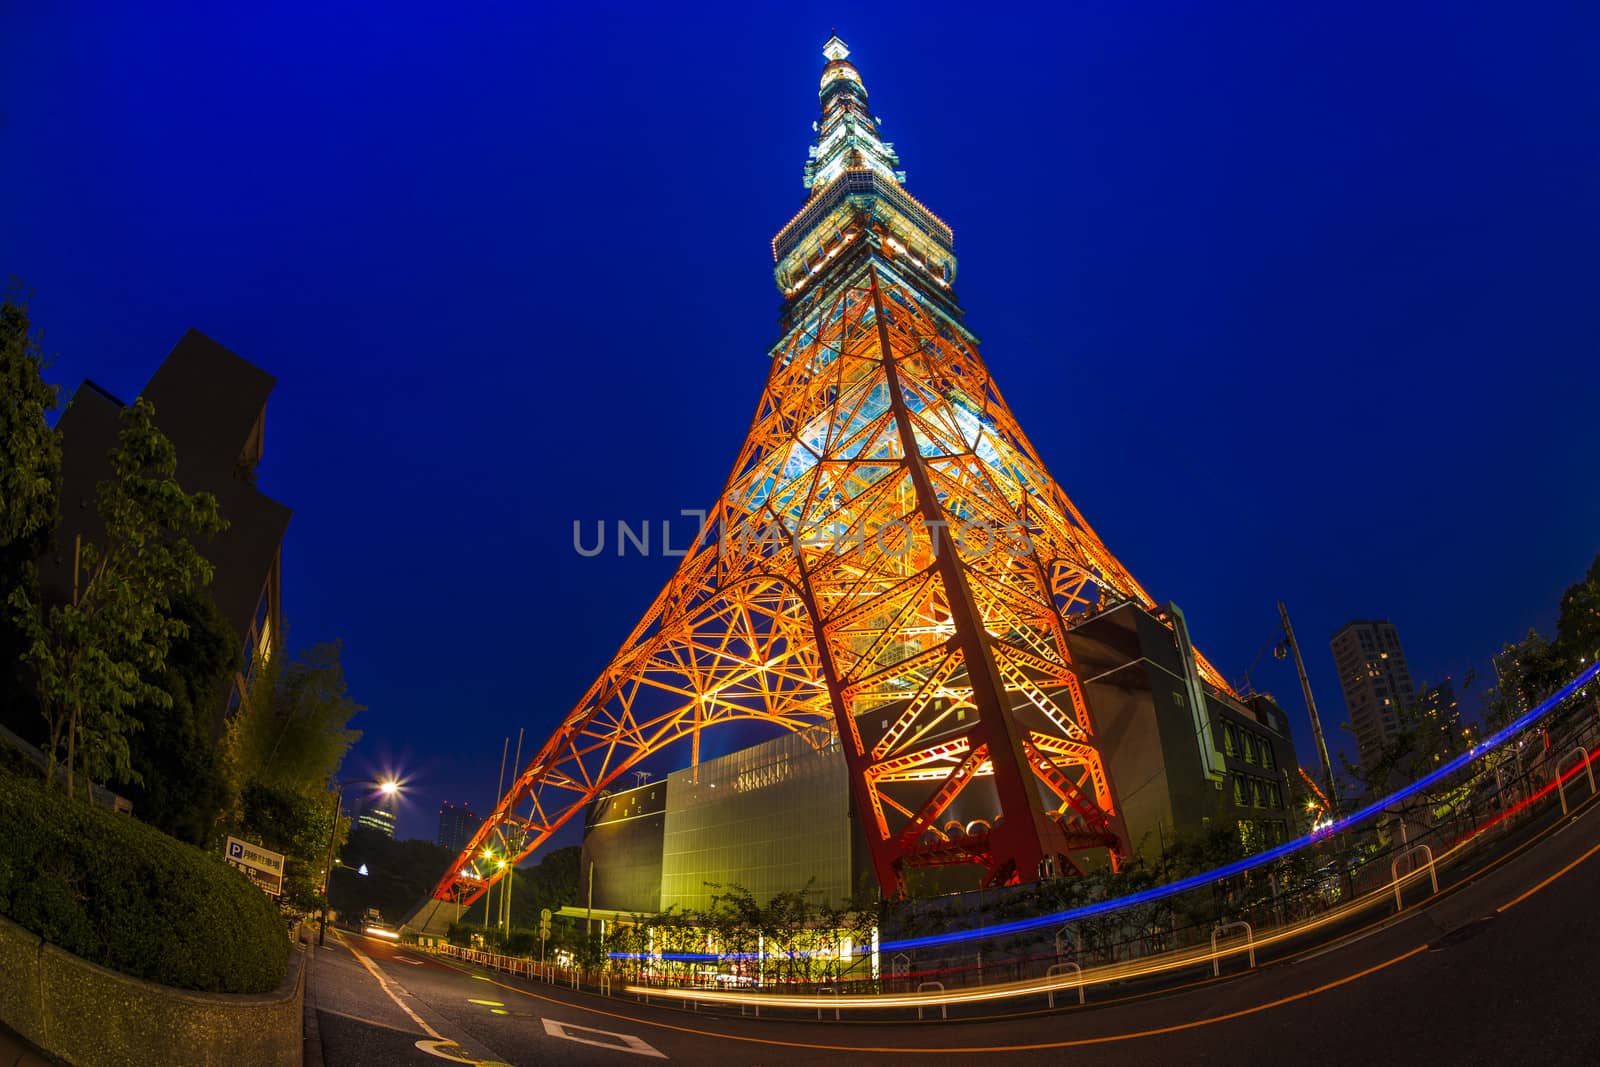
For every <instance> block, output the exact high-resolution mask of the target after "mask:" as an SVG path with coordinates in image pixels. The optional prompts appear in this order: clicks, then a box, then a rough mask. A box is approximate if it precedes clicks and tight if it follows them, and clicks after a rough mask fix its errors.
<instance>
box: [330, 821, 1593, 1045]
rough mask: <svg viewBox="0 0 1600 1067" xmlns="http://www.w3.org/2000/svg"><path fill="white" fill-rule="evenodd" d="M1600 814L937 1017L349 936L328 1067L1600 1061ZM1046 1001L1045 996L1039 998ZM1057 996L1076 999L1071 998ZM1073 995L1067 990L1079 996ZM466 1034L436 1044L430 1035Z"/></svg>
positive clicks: (335, 983) (337, 968) (333, 964)
mask: <svg viewBox="0 0 1600 1067" xmlns="http://www.w3.org/2000/svg"><path fill="white" fill-rule="evenodd" d="M1597 988H1600V806H1597V805H1590V806H1588V807H1586V808H1585V809H1584V810H1583V811H1582V812H1580V813H1578V814H1577V815H1575V816H1574V817H1573V818H1571V819H1568V820H1565V821H1564V822H1562V823H1561V824H1559V825H1558V827H1557V828H1556V829H1555V830H1554V831H1553V832H1551V833H1548V834H1547V835H1545V836H1543V837H1541V838H1539V839H1538V840H1536V841H1535V842H1534V843H1532V844H1531V845H1529V846H1528V847H1526V848H1525V849H1524V850H1523V851H1522V852H1520V853H1519V854H1517V855H1515V856H1514V857H1513V858H1511V859H1509V860H1507V861H1506V862H1503V863H1501V864H1499V865H1498V866H1495V867H1493V868H1491V869H1489V870H1487V871H1486V872H1484V873H1483V874H1481V875H1479V876H1478V877H1476V878H1475V879H1474V880H1472V881H1471V882H1469V883H1467V884H1465V885H1463V886H1461V887H1459V888H1457V889H1455V890H1454V891H1451V892H1449V893H1448V894H1447V895H1446V896H1444V897H1443V898H1442V899H1440V900H1439V901H1437V902H1436V903H1434V904H1432V905H1431V906H1429V907H1427V908H1425V909H1421V910H1418V911H1414V912H1411V913H1409V914H1408V915H1406V916H1404V917H1402V918H1400V919H1398V920H1396V921H1393V922H1390V923H1388V924H1387V925H1381V926H1375V927H1374V928H1372V929H1370V930H1369V931H1367V932H1365V933H1363V934H1362V935H1360V936H1359V937H1358V938H1356V939H1355V940H1353V941H1348V942H1346V943H1344V944H1341V945H1339V946H1338V947H1335V948H1331V949H1330V948H1326V947H1324V948H1321V949H1315V950H1311V951H1308V952H1306V953H1304V954H1301V955H1299V956H1296V957H1291V958H1290V959H1287V960H1284V961H1282V962H1278V963H1274V964H1272V965H1269V966H1263V967H1262V968H1260V969H1258V970H1256V971H1253V972H1250V973H1247V974H1243V975H1235V976H1232V977H1228V976H1224V977H1223V978H1222V979H1220V980H1217V981H1207V982H1203V983H1200V984H1198V985H1195V986H1192V987H1189V988H1187V989H1185V990H1183V991H1179V992H1174V993H1167V994H1163V995H1159V996H1155V997H1145V998H1140V999H1129V1000H1125V1001H1122V1002H1117V1001H1116V1000H1114V999H1113V998H1114V994H1113V993H1112V992H1111V991H1110V990H1101V991H1099V992H1100V998H1099V1001H1100V1002H1099V1003H1096V991H1094V990H1091V992H1090V1002H1089V1004H1088V1006H1087V1007H1085V1008H1078V1007H1076V1006H1073V1007H1071V1008H1068V1009H1066V1010H1062V1011H1057V1012H1046V1011H1044V1010H1042V1009H1043V1008H1044V1005H1043V1004H1042V1003H1017V1002H1011V1003H1010V1004H1009V1005H1007V1006H1006V1008H1005V1009H1004V1010H1008V1011H1012V1012H1016V1013H1017V1014H1012V1015H1006V1016H991V1017H989V1018H986V1019H964V1020H955V1019H952V1020H951V1021H950V1022H947V1023H942V1022H937V1021H931V1020H930V1021H928V1022H922V1023H919V1022H916V1021H915V1019H914V1018H913V1019H909V1020H907V1021H897V1022H850V1021H848V1019H847V1021H845V1022H842V1023H836V1022H833V1021H832V1019H831V1017H830V1018H829V1019H828V1020H827V1021H825V1022H816V1021H812V1020H774V1019H770V1018H768V1019H761V1020H757V1019H754V1018H741V1017H738V1016H733V1017H728V1016H720V1015H718V1016H713V1015H707V1014H698V1013H694V1012H688V1011H680V1010H676V1009H673V1008H667V1007H662V1006H660V1005H649V1006H647V1005H643V1004H639V1003H637V1002H635V1001H633V1000H632V999H631V998H628V997H623V996H617V997H610V998H605V997H599V996H593V995H589V994H585V993H575V992H572V991H571V990H568V989H563V988H561V987H559V986H557V987H552V986H549V985H545V984H542V983H536V982H528V981H524V980H521V979H514V978H507V977H506V976H504V975H498V974H489V973H487V972H478V971H476V970H475V969H472V968H464V967H458V966H455V965H453V964H450V963H446V962H445V961H436V960H433V959H431V958H428V957H425V956H424V955H423V954H421V953H418V952H416V951H413V950H407V949H405V948H403V947H400V946H396V945H393V944H390V943H387V942H382V941H377V940H374V939H370V938H363V937H354V936H351V935H341V937H340V943H338V944H337V945H336V944H335V943H334V939H333V938H332V937H330V939H329V943H328V945H327V946H325V947H324V948H323V949H321V950H320V951H319V953H318V958H317V961H316V963H315V965H314V966H313V969H312V971H311V975H310V985H309V987H308V994H307V995H308V1001H309V1002H310V1003H311V1005H312V1008H313V1010H314V1013H315V1018H316V1022H317V1029H318V1030H319V1031H320V1034H319V1036H320V1045H321V1048H322V1051H323V1054H324V1058H325V1062H326V1063H327V1064H328V1065H330V1067H345V1065H366V1064H375V1065H376V1064H381V1065H383V1067H394V1065H399V1064H434V1065H437V1064H440V1063H441V1062H448V1059H446V1058H444V1057H450V1058H454V1059H457V1060H458V1061H462V1060H464V1061H467V1062H478V1063H485V1062H486V1063H511V1064H518V1065H521V1064H537V1063H562V1064H567V1063H585V1064H587V1063H595V1064H632V1065H634V1067H642V1065H643V1064H645V1063H648V1062H650V1061H651V1060H653V1059H657V1058H666V1059H671V1060H676V1061H678V1062H682V1063H693V1064H700V1063H715V1064H730V1065H731V1064H768V1063H780V1062H782V1063H807V1064H809V1063H840V1064H843V1063H849V1062H853V1061H854V1062H859V1061H862V1060H866V1059H871V1060H874V1061H877V1062H895V1061H903V1062H907V1063H910V1062H916V1063H918V1064H927V1063H929V1062H930V1061H931V1062H958V1061H960V1062H970V1061H971V1060H973V1059H975V1058H977V1057H980V1056H984V1055H989V1056H996V1055H999V1056H1005V1057H1007V1058H1008V1059H1009V1057H1010V1056H1013V1055H1017V1054H1024V1055H1028V1056H1029V1057H1030V1058H1031V1059H1036V1060H1041V1061H1043V1062H1047V1063H1085V1064H1088V1063H1094V1064H1096V1065H1106V1064H1112V1065H1116V1064H1129V1065H1151V1067H1156V1065H1159V1067H1172V1065H1174V1064H1189V1063H1218V1064H1229V1065H1230V1067H1238V1065H1242V1064H1254V1063H1265V1062H1269V1061H1276V1062H1284V1063H1291V1064H1323V1063H1327V1064H1333V1063H1339V1064H1346V1065H1348V1064H1362V1063H1379V1064H1441V1063H1448V1064H1478V1063H1485V1064H1497V1065H1505V1064H1512V1063H1515V1064H1521V1063H1540V1064H1592V1063H1596V1062H1600V1013H1596V1012H1595V1011H1594V1004H1595V992H1594V991H1595V990H1596V989H1597ZM1034 999H1035V1000H1036V1001H1042V999H1043V998H1042V997H1038V998H1034ZM1057 999H1058V1003H1060V1002H1061V1001H1062V1000H1063V998H1061V997H1058V998H1057ZM1066 999H1070V998H1066ZM441 1040H442V1041H446V1042H454V1043H455V1044H453V1045H445V1046H442V1048H441V1052H440V1054H437V1055H436V1054H432V1053H429V1052H427V1051H425V1050H424V1048H423V1046H422V1044H419V1043H424V1044H425V1043H428V1042H435V1041H441Z"/></svg>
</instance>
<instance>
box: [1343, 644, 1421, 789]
mask: <svg viewBox="0 0 1600 1067" xmlns="http://www.w3.org/2000/svg"><path fill="white" fill-rule="evenodd" d="M1330 646H1331V647H1332V649H1333V661H1334V664H1335V665H1336V666H1337V667H1338V669H1339V687H1340V688H1341V689H1343V690H1344V707H1345V714H1347V715H1348V716H1349V719H1350V729H1351V730H1352V731H1353V732H1354V733H1355V735H1356V752H1357V755H1358V757H1359V759H1360V761H1361V763H1362V765H1363V766H1367V767H1370V766H1371V765H1372V762H1373V760H1374V759H1376V758H1377V756H1378V753H1379V752H1381V751H1382V750H1383V746H1384V744H1385V742H1387V741H1389V740H1391V739H1392V738H1393V737H1394V736H1395V735H1396V734H1397V733H1399V731H1400V709H1401V708H1409V707H1411V706H1412V705H1413V703H1414V702H1415V701H1416V698H1417V691H1416V686H1415V685H1414V684H1413V683H1412V681H1411V669H1410V668H1409V667H1407V666H1406V654H1405V651H1404V650H1403V649H1402V648H1401V647H1400V634H1399V633H1398V632H1397V631H1396V630H1395V628H1394V624H1393V623H1391V622H1390V621H1389V620H1388V619H1357V620H1355V621H1354V622H1347V623H1345V624H1344V625H1343V626H1342V627H1340V628H1339V632H1338V633H1336V634H1334V635H1333V640H1332V641H1331V642H1330Z"/></svg>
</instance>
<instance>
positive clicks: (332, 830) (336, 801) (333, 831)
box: [317, 778, 400, 945]
mask: <svg viewBox="0 0 1600 1067" xmlns="http://www.w3.org/2000/svg"><path fill="white" fill-rule="evenodd" d="M353 785H375V786H377V787H378V792H380V793H382V794H383V795H384V796H390V797H392V796H394V795H395V794H396V793H398V792H399V791H400V783H399V782H397V781H395V780H394V779H393V778H386V779H384V780H383V781H381V782H380V781H378V780H377V779H376V778H358V779H356V780H355V781H353V782H337V783H335V784H334V787H333V822H332V823H330V824H329V826H328V860H327V863H326V864H325V865H324V867H323V868H322V870H323V874H322V923H321V925H320V926H319V927H318V928H317V944H319V945H320V944H322V943H323V942H324V941H325V940H326V939H327V936H328V891H329V890H330V889H332V888H333V843H334V841H336V840H337V839H338V837H339V819H340V818H341V817H342V816H343V814H344V791H345V790H346V789H349V788H350V787H351V786H353Z"/></svg>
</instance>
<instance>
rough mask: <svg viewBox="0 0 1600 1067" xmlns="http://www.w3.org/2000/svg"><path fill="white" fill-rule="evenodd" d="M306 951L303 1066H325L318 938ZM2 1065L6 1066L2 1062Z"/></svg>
mask: <svg viewBox="0 0 1600 1067" xmlns="http://www.w3.org/2000/svg"><path fill="white" fill-rule="evenodd" d="M305 952H306V962H305V968H306V986H305V1000H304V1002H303V1004H304V1009H303V1016H302V1022H301V1042H300V1043H301V1053H300V1056H301V1063H302V1064H303V1067H325V1061H324V1060H323V1058H322V1023H321V1022H320V1021H319V1020H318V1018H317V995H316V992H315V989H314V987H313V986H312V984H311V982H312V979H313V978H314V977H315V974H316V967H315V965H316V959H317V939H316V937H315V936H308V937H307V938H306V945H305ZM0 1067H4V1065H3V1064H0Z"/></svg>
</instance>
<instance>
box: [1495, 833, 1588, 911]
mask: <svg viewBox="0 0 1600 1067" xmlns="http://www.w3.org/2000/svg"><path fill="white" fill-rule="evenodd" d="M1596 852H1600V845H1596V846H1594V847H1593V848H1591V849H1590V850H1589V851H1588V852H1585V853H1584V854H1583V855H1581V856H1579V857H1578V858H1577V859H1575V860H1573V861H1572V862H1571V863H1569V864H1567V865H1566V866H1565V867H1563V868H1561V869H1560V870H1559V871H1557V872H1556V873H1555V874H1552V875H1551V876H1550V877H1548V878H1546V879H1545V880H1544V881H1542V882H1540V883H1539V884H1538V885H1536V886H1534V887H1533V888H1532V889H1530V890H1528V891H1527V892H1525V893H1523V894H1521V895H1520V896H1516V897H1512V898H1511V899H1510V900H1508V901H1506V902H1505V903H1504V904H1502V905H1500V906H1499V907H1498V908H1496V909H1494V911H1495V914H1496V915H1498V914H1500V913H1501V912H1503V911H1505V910H1506V909H1507V908H1514V907H1516V906H1517V905H1518V904H1521V903H1522V902H1523V901H1524V900H1527V899H1528V898H1529V897H1531V896H1533V895H1534V894H1535V893H1537V892H1538V891H1539V890H1541V889H1543V888H1544V887H1545V886H1547V885H1549V884H1550V883H1551V882H1553V881H1555V880H1556V879H1557V878H1560V877H1561V876H1562V875H1564V874H1566V873H1567V872H1568V871H1570V870H1572V868H1574V867H1576V866H1577V865H1578V864H1580V863H1582V862H1583V861H1584V860H1586V859H1588V858H1589V857H1590V856H1592V855H1594V854H1595V853H1596Z"/></svg>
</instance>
